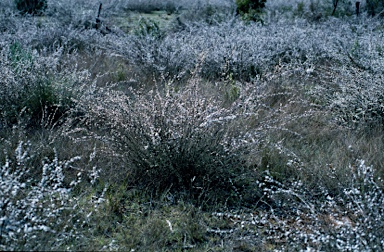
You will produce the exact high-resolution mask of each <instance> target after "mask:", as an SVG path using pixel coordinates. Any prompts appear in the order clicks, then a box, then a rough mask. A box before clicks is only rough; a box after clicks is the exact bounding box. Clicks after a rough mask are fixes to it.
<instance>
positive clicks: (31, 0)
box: [15, 0, 48, 15]
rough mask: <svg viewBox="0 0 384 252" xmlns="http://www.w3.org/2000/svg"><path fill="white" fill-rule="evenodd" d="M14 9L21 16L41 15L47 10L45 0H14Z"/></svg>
mask: <svg viewBox="0 0 384 252" xmlns="http://www.w3.org/2000/svg"><path fill="white" fill-rule="evenodd" d="M15 4H16V8H17V9H18V10H19V11H20V12H21V13H23V14H32V15H41V14H42V13H43V12H44V10H45V9H46V8H47V6H48V4H47V0H15Z"/></svg>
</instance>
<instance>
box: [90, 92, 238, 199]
mask: <svg viewBox="0 0 384 252" xmlns="http://www.w3.org/2000/svg"><path fill="white" fill-rule="evenodd" d="M199 95H200V94H199ZM199 95H198V94H197V91H196V90H193V87H188V88H186V89H183V90H182V91H180V92H177V93H176V92H174V91H170V93H169V94H168V95H167V94H164V93H162V92H161V91H153V92H152V93H150V94H149V95H140V94H137V93H136V92H135V93H134V97H133V98H130V97H128V96H125V95H122V94H114V96H113V97H111V96H109V95H108V96H107V97H103V98H102V100H104V105H103V107H102V108H101V107H100V106H99V107H98V108H97V107H94V106H92V107H94V108H95V109H93V111H92V112H91V113H94V114H93V115H92V116H91V117H90V118H95V119H97V120H102V121H99V122H98V121H94V122H93V123H94V124H96V125H105V126H106V127H107V128H111V130H110V131H109V132H110V137H111V139H113V140H112V142H113V145H114V146H115V149H116V150H118V152H119V153H121V155H122V156H123V157H124V160H125V163H126V165H125V166H126V167H129V169H125V170H124V171H121V172H122V175H121V176H123V177H125V180H126V181H128V185H129V187H135V188H139V189H141V190H145V191H147V192H148V193H149V194H151V195H154V196H156V197H157V196H161V195H162V194H163V193H165V192H167V191H169V192H170V193H171V194H174V195H175V197H176V198H186V199H187V200H190V201H192V202H194V203H198V204H202V205H205V203H207V202H209V203H211V204H213V203H215V202H220V203H225V202H228V203H230V204H234V203H238V199H236V200H235V199H234V198H235V197H237V195H236V192H235V191H234V187H235V185H233V183H235V181H236V180H237V179H238V176H239V174H241V173H242V172H243V170H244V169H245V166H244V164H243V162H242V158H241V151H240V150H238V151H235V150H234V148H233V147H231V142H232V140H231V139H229V138H230V136H231V135H234V132H231V129H234V128H235V127H233V128H232V127H230V124H231V121H232V119H233V118H232V116H231V115H230V114H229V111H228V110H225V109H220V108H219V107H217V105H214V104H210V103H209V102H208V100H206V99H204V98H202V97H201V98H199ZM98 102H101V101H98ZM113 104H118V106H117V107H116V105H113ZM111 113H113V114H114V116H111V115H112V114H111ZM102 118H106V119H102ZM104 120H105V121H104ZM101 131H102V132H103V131H104V130H103V129H101ZM103 134H105V132H104V133H103ZM233 140H234V139H233ZM114 172H116V171H114ZM213 205H215V204H213ZM213 205H212V206H213ZM205 206H206V205H205Z"/></svg>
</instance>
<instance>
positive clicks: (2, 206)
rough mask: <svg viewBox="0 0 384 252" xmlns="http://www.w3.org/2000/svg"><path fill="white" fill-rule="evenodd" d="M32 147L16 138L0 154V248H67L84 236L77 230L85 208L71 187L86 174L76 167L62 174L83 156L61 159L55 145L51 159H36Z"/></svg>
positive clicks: (81, 222) (79, 228) (29, 143)
mask: <svg viewBox="0 0 384 252" xmlns="http://www.w3.org/2000/svg"><path fill="white" fill-rule="evenodd" d="M2 140H3V139H2ZM34 147H35V146H34V145H33V144H32V143H31V142H24V141H23V140H20V141H19V142H18V144H17V146H16V148H15V149H13V150H12V149H10V148H7V149H8V151H9V152H4V153H2V154H1V155H0V157H1V161H0V162H1V163H0V189H1V190H0V249H1V250H46V249H49V250H55V249H58V250H61V249H68V246H70V245H73V244H74V243H73V241H74V240H79V239H81V237H82V234H81V233H80V232H79V231H80V230H81V228H82V226H84V225H85V224H86V214H89V213H86V214H84V213H83V212H82V210H80V209H79V207H78V202H77V200H76V199H75V198H73V194H72V191H73V189H74V188H75V187H76V185H78V184H79V183H81V182H82V180H83V178H86V179H87V178H88V174H87V172H84V173H82V172H81V171H78V173H77V176H75V178H74V179H72V180H68V179H66V178H65V174H66V173H68V170H71V169H73V167H76V163H78V161H79V160H81V157H80V156H76V157H73V158H71V159H69V160H60V159H59V158H58V154H57V152H56V150H53V152H54V156H53V157H52V159H50V158H48V157H45V158H43V159H42V160H40V162H41V163H40V164H36V162H32V161H33V160H35V159H36V157H35V155H37V153H35V152H34V151H33V148H34ZM37 166H38V167H37ZM36 172H38V173H37V174H40V175H39V176H36ZM89 175H90V174H89ZM97 176H98V175H97V173H94V174H93V175H91V177H93V179H97V178H96V177H97ZM88 210H89V209H88Z"/></svg>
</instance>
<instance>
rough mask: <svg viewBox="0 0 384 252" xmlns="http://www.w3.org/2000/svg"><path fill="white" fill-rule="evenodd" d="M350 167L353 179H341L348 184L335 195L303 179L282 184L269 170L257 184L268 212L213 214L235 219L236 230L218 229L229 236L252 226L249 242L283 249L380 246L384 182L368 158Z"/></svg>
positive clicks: (368, 248) (383, 241)
mask: <svg viewBox="0 0 384 252" xmlns="http://www.w3.org/2000/svg"><path fill="white" fill-rule="evenodd" d="M348 169H349V171H350V174H351V175H352V177H353V179H352V183H351V184H350V185H349V186H347V187H345V184H343V181H339V182H341V183H342V184H339V186H340V187H341V188H343V189H342V191H341V193H340V194H339V195H337V196H335V197H333V196H331V195H330V194H329V193H328V192H327V190H326V189H325V188H321V187H319V188H317V189H316V190H317V192H316V193H314V192H315V191H313V190H311V191H308V190H307V188H306V187H305V185H303V184H302V183H301V182H300V181H294V182H292V183H288V184H287V183H281V182H279V181H277V180H275V179H274V178H273V176H271V175H270V174H269V173H268V172H266V174H265V176H264V179H261V180H258V181H257V182H256V186H257V187H259V188H260V189H261V190H262V191H263V194H262V195H263V197H262V198H261V199H260V201H259V203H260V204H261V203H263V202H267V201H268V200H269V201H268V204H267V205H268V206H269V209H268V211H264V212H259V213H250V214H242V213H236V212H234V213H227V214H222V213H214V214H213V216H216V218H228V219H234V221H233V226H232V228H231V229H226V230H219V232H221V233H222V234H226V235H227V238H229V237H232V236H234V237H236V234H237V233H239V234H242V233H243V232H244V231H245V230H252V231H253V232H251V233H247V234H246V235H245V237H244V236H243V235H242V238H243V239H245V240H247V241H248V243H249V246H250V247H257V246H262V244H269V246H270V247H269V248H274V249H278V250H306V251H308V250H309V251H312V250H315V251H318V250H320V251H335V250H337V251H371V250H377V251H381V250H383V249H384V238H383V236H382V235H381V234H382V232H383V230H384V220H383V218H382V216H383V213H384V208H383V203H384V197H383V192H382V188H380V186H379V185H378V183H382V181H379V182H378V181H377V180H376V179H374V171H373V169H372V167H369V166H367V165H365V162H364V161H363V160H357V161H356V164H354V165H350V167H349V168H348ZM336 180H337V179H336ZM336 183H337V182H336ZM209 232H213V233H215V232H218V231H216V230H209ZM265 250H266V251H269V250H270V249H265Z"/></svg>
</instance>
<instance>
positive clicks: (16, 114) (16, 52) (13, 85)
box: [0, 42, 89, 127]
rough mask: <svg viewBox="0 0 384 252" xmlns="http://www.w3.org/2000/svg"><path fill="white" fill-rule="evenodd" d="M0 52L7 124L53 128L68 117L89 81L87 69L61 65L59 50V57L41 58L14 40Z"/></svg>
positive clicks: (3, 117)
mask: <svg viewBox="0 0 384 252" xmlns="http://www.w3.org/2000/svg"><path fill="white" fill-rule="evenodd" d="M0 53H1V55H0V57H1V60H2V66H1V68H0V72H1V74H2V76H3V77H2V79H1V81H0V83H1V85H2V87H3V88H2V89H1V91H0V97H1V101H0V114H1V117H0V120H1V123H2V124H4V125H15V124H17V123H20V122H21V121H23V123H25V124H26V125H28V127H36V126H39V127H52V126H54V125H55V124H58V123H60V121H61V122H62V121H63V120H65V117H66V114H67V113H69V111H70V110H72V109H74V107H75V104H76V100H77V99H79V97H80V96H81V94H82V93H83V92H82V91H81V90H82V88H83V87H84V85H85V84H87V83H89V80H88V75H87V73H86V72H82V73H81V72H79V71H77V70H76V69H73V68H72V69H69V68H66V67H63V66H59V65H60V63H59V61H60V58H61V57H63V56H62V53H61V52H60V49H58V51H57V55H56V56H53V57H41V56H40V55H39V54H38V52H37V51H36V50H35V51H34V52H33V51H32V50H30V49H24V48H23V46H22V45H21V44H20V43H18V42H14V43H12V44H10V45H9V46H7V47H5V48H4V49H3V50H1V52H0ZM59 68H61V70H59ZM72 111H73V110H72Z"/></svg>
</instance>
